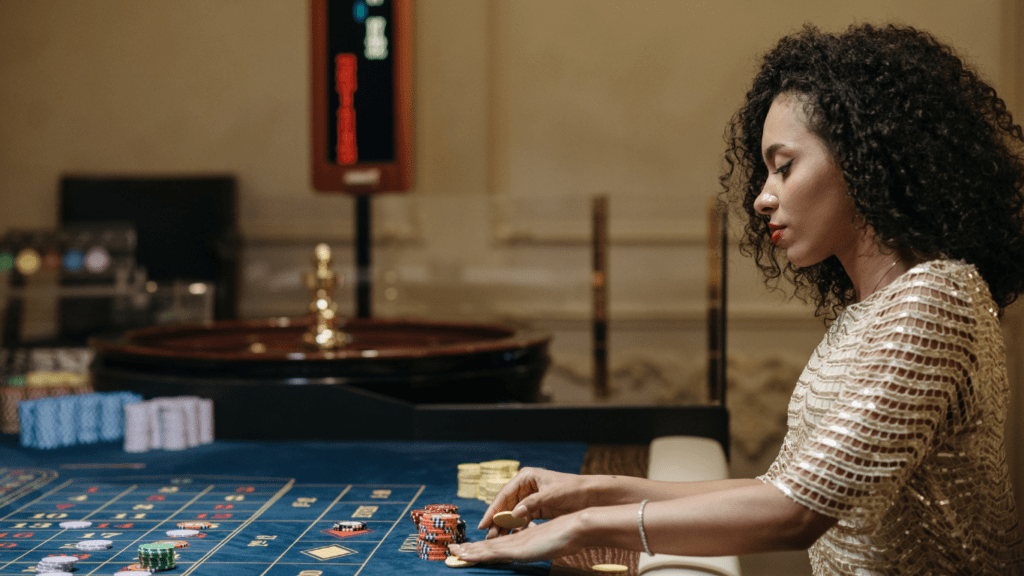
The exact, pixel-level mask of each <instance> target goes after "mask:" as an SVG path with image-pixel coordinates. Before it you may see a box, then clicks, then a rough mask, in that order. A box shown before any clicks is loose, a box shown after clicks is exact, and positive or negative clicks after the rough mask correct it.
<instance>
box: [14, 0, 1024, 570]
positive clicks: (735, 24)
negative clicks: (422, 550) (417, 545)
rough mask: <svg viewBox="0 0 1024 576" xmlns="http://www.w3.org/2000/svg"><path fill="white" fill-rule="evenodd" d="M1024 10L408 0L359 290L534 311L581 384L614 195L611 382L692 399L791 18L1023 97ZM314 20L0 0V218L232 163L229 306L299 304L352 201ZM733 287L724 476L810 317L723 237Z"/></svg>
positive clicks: (573, 396)
mask: <svg viewBox="0 0 1024 576" xmlns="http://www.w3.org/2000/svg"><path fill="white" fill-rule="evenodd" d="M1022 13H1024V9H1022V8H1021V3H1020V2H1018V1H1017V0H976V1H973V2H963V1H962V0H897V1H893V0H863V1H861V2H848V1H822V0H790V1H786V2H775V3H766V2H757V1H754V0H716V1H714V2H711V1H680V0H658V1H655V0H651V1H649V2H622V1H621V0H555V1H552V0H514V1H513V0H419V1H418V2H416V6H415V22H416V43H415V46H416V50H415V59H416V62H415V106H416V113H417V123H416V169H415V184H414V188H413V190H412V191H411V192H409V193H408V194H405V195H387V196H384V197H379V198H377V199H375V200H374V214H375V216H374V217H375V230H376V233H377V235H378V238H379V242H378V244H377V246H376V247H375V253H374V256H375V267H376V270H375V278H376V284H375V286H376V291H375V311H376V313H377V314H378V315H382V316H388V315H391V316H394V315H414V316H431V317H443V318H459V319H495V318H497V319H502V320H505V321H509V322H522V323H528V324H531V325H534V326H538V327H540V328H543V329H547V330H550V331H552V332H553V333H554V334H555V336H556V339H555V343H554V345H553V350H554V352H555V354H556V366H555V368H554V370H553V371H552V376H551V378H549V381H548V382H547V383H546V387H547V390H548V392H549V393H550V394H551V395H552V397H553V399H554V400H556V401H566V402H589V401H592V399H591V398H590V395H589V389H588V384H587V382H588V380H587V379H588V374H589V359H588V358H589V356H588V348H587V347H588V345H589V335H588V332H587V330H588V326H589V324H588V322H587V320H588V316H587V314H588V312H587V311H588V307H589V292H588V266H589V257H588V247H587V244H586V234H587V232H586V230H587V222H588V214H587V206H588V201H589V198H590V197H591V195H593V194H596V193H607V194H608V195H609V196H610V198H611V214H612V237H613V240H614V245H613V248H612V252H611V276H610V279H611V290H612V292H611V313H612V317H613V323H612V336H611V338H612V341H611V349H612V367H613V369H614V370H615V373H614V374H613V387H614V392H615V394H614V395H613V400H612V401H615V402H629V401H633V402H652V401H672V400H684V401H691V400H694V399H696V400H700V396H701V392H700V389H699V382H701V380H702V378H703V376H702V370H703V365H702V360H701V358H702V353H703V335H702V330H703V328H702V324H703V307H704V303H703V302H704V301H703V298H704V295H703V294H704V291H703V290H704V289H703V283H704V274H705V272H704V262H705V256H704V251H705V234H704V226H705V221H704V211H705V207H706V205H707V201H708V198H709V197H710V196H711V195H712V194H714V193H715V192H716V180H715V178H716V175H717V170H718V166H719V157H720V154H721V151H722V147H723V144H722V139H721V135H722V130H723V127H724V125H725V123H726V121H727V120H728V118H729V117H730V115H731V114H732V112H733V110H734V109H735V107H736V106H737V104H738V103H739V101H740V99H741V97H742V93H743V91H744V90H745V86H746V83H747V82H748V81H749V79H750V77H751V75H752V73H753V70H754V66H755V55H756V54H757V53H759V52H761V51H763V50H765V49H766V48H768V47H769V46H770V45H771V43H772V42H773V41H774V40H775V39H777V38H778V37H779V36H780V35H782V34H785V33H787V32H790V31H792V30H794V29H796V28H798V27H799V26H800V25H801V24H802V23H804V22H813V23H816V24H817V25H819V26H821V27H823V28H826V29H838V28H842V27H845V26H846V25H848V24H850V23H852V22H860V21H881V20H889V19H896V20H900V21H904V22H906V23H909V24H913V25H916V26H919V27H922V28H925V29H929V30H931V31H933V32H934V33H936V34H937V35H938V36H940V37H941V38H943V39H946V40H948V41H949V42H951V43H952V44H954V45H956V46H958V47H960V48H961V49H962V51H963V52H964V54H965V55H967V56H968V58H969V59H970V60H971V61H973V62H974V63H975V64H976V65H977V66H978V67H979V68H980V69H981V70H982V72H983V73H984V74H985V75H986V76H987V77H988V78H989V79H990V80H991V81H992V83H993V84H994V85H995V86H996V87H997V88H998V89H999V90H1000V92H1001V93H1003V94H1004V95H1005V96H1006V97H1007V99H1008V103H1009V105H1010V107H1011V109H1014V110H1017V111H1020V112H1019V115H1020V114H1024V59H1022V57H1021V53H1022V49H1024V46H1022V45H1021V40H1020V38H1021V36H1022V35H1024V14H1022ZM307 20H308V18H307V7H306V3H305V2H302V1H300V0H152V1H147V2H138V1H137V0H75V1H63V0H0V202H2V204H0V206H2V207H0V230H4V229H8V228H12V227H47V226H52V225H54V223H55V214H56V195H55V191H56V184H57V179H58V177H59V175H60V174H62V173H65V172H100V173H130V174H152V173H160V174H167V173H193V172H232V173H235V174H237V176H238V178H239V184H240V224H241V228H242V231H243V233H244V236H245V239H246V249H245V252H244V255H243V256H244V269H243V279H244V285H243V294H242V297H243V303H242V310H243V314H244V315H246V316H269V315H278V314H299V313H301V312H302V310H303V308H304V299H305V297H306V296H305V293H304V290H303V289H302V287H301V284H300V282H299V275H300V273H301V272H302V270H303V269H304V268H305V266H306V262H307V261H308V250H309V248H310V247H311V246H312V244H313V243H314V242H317V241H321V240H327V241H330V242H332V243H334V244H337V245H338V246H339V247H340V248H341V253H340V254H339V262H340V266H341V267H342V268H343V269H345V271H346V274H349V275H350V274H351V271H350V268H349V267H348V265H349V263H350V262H351V258H350V257H349V255H348V254H347V252H346V250H347V246H348V239H349V237H350V234H351V227H352V216H351V214H352V202H351V199H349V198H347V197H339V196H330V195H322V194H316V193H314V192H313V190H312V188H311V186H310V178H309V174H308V160H307V158H308V154H309V142H308V120H307V115H308V106H307V99H308V96H307V90H308V88H307V85H308V73H307V67H308V64H307V51H308V32H307V25H308V23H307ZM730 291H731V293H730V295H731V302H730V306H731V311H732V316H731V324H730V326H731V328H730V329H731V332H730V352H731V354H732V357H733V362H734V369H733V372H732V382H731V385H733V386H735V387H736V390H737V393H736V394H734V396H733V397H734V399H735V402H736V403H735V405H734V406H732V407H731V408H732V410H733V414H734V422H735V429H736V434H737V436H738V437H739V438H741V439H742V441H743V446H744V449H743V450H740V451H739V453H740V454H741V457H740V458H738V459H737V460H736V461H734V472H735V473H737V474H751V473H756V472H757V471H759V469H761V468H763V465H764V463H765V461H767V460H770V458H771V456H772V453H773V451H774V449H775V446H777V433H778V429H779V425H780V423H781V416H780V414H781V411H782V410H783V409H784V405H785V396H786V391H785V390H784V389H780V388H779V387H775V388H772V391H771V393H768V392H766V389H765V387H766V386H768V387H770V384H771V382H774V380H772V379H773V378H774V379H775V380H778V381H780V382H783V383H785V382H791V379H789V378H790V377H789V376H788V374H789V373H790V372H791V371H792V370H793V369H798V368H799V367H800V365H801V364H802V362H803V360H804V359H805V358H806V356H807V354H808V353H809V352H810V350H811V348H812V347H813V346H814V344H815V343H816V341H817V339H818V338H819V337H820V334H821V326H820V324H819V323H817V322H816V321H814V320H810V319H808V315H807V310H806V309H805V308H803V307H802V306H800V305H796V304H792V303H783V302H780V300H779V299H778V297H777V296H773V295H769V294H765V293H763V291H762V290H761V288H760V286H759V284H758V282H757V281H756V278H755V277H754V275H753V274H752V273H751V271H750V267H749V265H747V264H746V263H744V262H742V261H741V260H740V259H739V257H738V256H737V255H734V256H733V262H732V278H731V283H730ZM344 298H345V296H344V295H343V299H344ZM1016 312H1017V311H1015V313H1016ZM1008 330H1010V331H1011V332H1012V335H1014V336H1015V337H1017V336H1019V334H1020V330H1016V329H1008ZM1014 330H1016V331H1014ZM780 342H782V343H780ZM1021 345H1022V341H1021V340H1020V339H1019V338H1017V339H1015V340H1014V341H1011V342H1010V359H1011V370H1012V371H1013V374H1014V380H1015V389H1016V390H1018V391H1019V390H1021V379H1022V373H1021V367H1020V365H1019V362H1018V360H1017V359H1018V358H1019V356H1020V348H1021ZM763 366H770V367H771V370H774V372H772V374H774V375H775V376H772V377H771V378H768V377H766V376H764V374H766V371H765V370H764V369H763ZM695 388H696V389H695ZM780 390H781V391H780ZM766 398H770V399H771V400H770V401H768V400H765V399H766ZM759 402H760V403H762V404H759ZM765 402H767V403H768V405H767V406H765V405H763V403H765ZM1015 402H1016V404H1015V406H1014V411H1013V413H1014V414H1020V413H1021V410H1022V409H1024V408H1022V403H1021V400H1020V394H1018V395H1017V397H1016V399H1015ZM1011 424H1012V425H1011V430H1010V432H1011V435H1010V438H1011V444H1010V448H1011V460H1012V462H1013V465H1014V467H1015V470H1016V471H1017V478H1018V480H1017V486H1018V489H1020V488H1021V487H1022V484H1024V480H1022V476H1024V470H1022V468H1024V458H1022V457H1021V451H1022V449H1024V448H1022V446H1024V442H1022V441H1021V437H1022V432H1021V430H1020V423H1019V422H1016V421H1014V422H1011ZM762 439H767V440H766V441H762ZM798 563H799V562H798ZM799 569H803V568H799ZM756 570H758V568H756V567H754V568H750V569H749V570H748V573H756ZM792 573H797V572H792Z"/></svg>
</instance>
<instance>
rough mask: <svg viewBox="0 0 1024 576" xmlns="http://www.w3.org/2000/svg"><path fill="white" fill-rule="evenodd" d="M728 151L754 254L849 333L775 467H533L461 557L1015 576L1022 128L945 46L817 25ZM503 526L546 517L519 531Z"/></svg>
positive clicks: (757, 100) (892, 30)
mask: <svg viewBox="0 0 1024 576" xmlns="http://www.w3.org/2000/svg"><path fill="white" fill-rule="evenodd" d="M728 142H729V149H728V152H727V154H726V160H727V162H726V164H727V170H726V172H725V173H724V174H723V176H722V179H721V180H722V183H723V187H724V189H725V190H726V193H725V195H726V196H727V197H728V196H729V195H730V192H731V193H732V194H733V195H735V196H738V198H737V199H738V200H739V202H740V203H741V204H742V208H743V209H744V211H745V212H746V215H747V223H746V226H745V235H744V238H743V241H742V244H741V247H742V248H743V249H744V250H745V252H746V253H748V254H752V255H753V256H754V258H755V261H756V262H757V265H758V267H759V268H760V269H761V270H762V272H763V273H764V275H765V278H766V281H767V282H769V283H770V284H774V283H775V282H777V281H778V280H779V279H780V278H781V277H785V278H786V279H788V280H790V281H791V282H793V284H794V285H795V287H796V290H797V293H798V294H799V295H801V296H805V297H809V298H811V299H812V300H813V301H814V302H815V303H816V305H817V310H818V313H819V315H821V316H824V317H825V318H826V320H827V321H828V322H829V323H830V325H829V329H828V331H827V334H826V336H825V338H824V339H823V341H822V343H821V344H820V345H819V347H818V349H817V350H816V351H815V353H814V355H813V357H812V358H811V359H810V361H809V363H808V365H807V367H806V369H805V370H804V373H803V374H802V376H801V377H800V379H799V381H798V382H797V386H796V389H795V390H794V393H793V396H792V399H791V402H790V406H789V432H788V434H787V436H786V439H785V441H784V443H783V446H782V449H781V451H780V453H779V456H778V457H777V459H776V460H775V462H774V463H773V464H772V466H771V467H770V468H769V470H768V472H767V473H766V474H765V475H764V476H762V477H760V478H757V479H729V480H721V481H713V482H703V483H679V484H677V483H663V482H652V481H648V480H644V479H640V478H617V477H606V476H580V477H577V476H572V475H564V474H557V473H553V472H550V471H545V470H536V469H524V471H523V472H522V473H521V474H520V475H519V476H517V477H516V478H515V479H514V480H513V481H512V482H510V483H509V484H508V485H507V486H505V488H504V489H503V490H502V491H501V492H500V493H499V494H498V495H497V497H496V499H495V500H494V503H493V504H492V505H491V506H490V508H488V510H487V511H486V512H485V514H484V517H483V520H482V521H481V523H480V527H481V528H490V531H489V533H488V539H486V540H484V541H481V542H473V543H467V544H463V545H454V546H452V550H453V552H454V553H455V554H458V555H459V556H460V557H462V558H463V559H464V560H467V561H489V560H497V559H524V560H525V559H538V558H551V557H557V556H561V555H564V554H568V553H572V552H574V551H577V550H579V549H582V548H584V547H587V546H609V547H618V548H626V549H632V550H646V551H648V552H654V553H667V554H681V555H708V556H716V555H734V554H745V553H751V552H765V551H771V550H786V549H800V548H809V554H810V558H811V565H812V568H813V570H814V573H815V574H817V575H823V574H915V575H919V574H992V575H1000V576H1002V575H1006V574H1014V573H1019V572H1020V571H1021V570H1022V564H1024V544H1022V537H1021V529H1020V526H1019V525H1018V521H1017V518H1018V517H1017V512H1016V510H1015V504H1014V501H1013V496H1012V492H1011V489H1010V485H1009V481H1008V472H1007V466H1006V460H1005V450H1004V447H1003V428H1004V423H1005V420H1006V408H1005V406H1006V402H1007V397H1008V393H1009V390H1008V384H1007V379H1006V372H1005V357H1004V350H1003V342H1002V339H1001V335H1000V331H999V323H998V315H999V314H1000V312H1001V311H1002V309H1003V308H1004V307H1005V306H1007V305H1008V304H1010V303H1011V302H1013V301H1014V299H1015V298H1016V297H1017V295H1018V294H1019V293H1020V292H1021V291H1022V290H1024V266H1022V264H1021V263H1022V262H1024V221H1022V208H1024V159H1022V156H1021V153H1022V150H1024V134H1022V130H1021V128H1020V126H1018V125H1015V124H1014V123H1013V121H1012V119H1011V116H1010V114H1009V113H1008V112H1007V111H1006V107H1005V105H1004V103H1003V101H1002V100H1000V99H999V98H998V97H997V96H996V94H995V91H994V90H993V89H992V88H991V87H989V86H988V85H987V84H985V83H984V82H983V81H982V80H980V79H979V78H978V76H977V75H976V74H975V73H974V72H973V71H971V70H970V69H968V68H966V67H965V66H964V65H963V63H962V62H961V60H960V59H959V58H958V57H957V56H956V55H955V54H954V53H953V51H952V50H951V49H950V48H948V47H946V46H944V45H942V44H940V43H939V42H937V41H936V40H935V39H934V38H933V37H932V36H930V35H928V34H927V33H924V32H921V31H917V30H914V29H912V28H901V27H895V26H887V27H882V28H876V27H874V26H870V25H864V26H858V27H851V28H850V29H849V30H847V31H846V32H845V33H844V34H841V35H831V34H826V33H823V32H820V31H818V30H816V29H814V28H806V29H804V30H803V31H801V32H799V33H797V34H794V35H792V36H789V37H786V38H783V39H782V40H781V41H780V42H779V43H778V45H777V46H776V47H775V48H774V49H773V50H771V51H770V52H769V53H768V54H766V55H765V57H764V61H763V63H762V67H761V70H760V73H759V74H758V75H757V77H756V78H755V80H754V84H753V87H752V88H751V90H750V91H749V92H748V93H747V99H746V103H745V105H744V106H743V107H742V108H741V110H740V111H739V112H738V114H737V115H736V117H735V118H734V119H733V122H732V124H731V129H730V133H729V138H728ZM782 253H784V259H783V260H782V261H781V262H780V255H781V254H782ZM503 510H511V511H512V513H513V515H515V516H521V517H527V518H530V519H550V521H548V522H544V523H540V524H533V525H531V526H529V527H527V528H525V529H523V530H520V531H516V532H514V533H511V534H504V533H503V532H504V531H500V530H498V529H497V528H495V527H493V526H492V524H491V518H492V517H493V515H494V514H495V513H497V512H499V511H503ZM496 536H500V537H496Z"/></svg>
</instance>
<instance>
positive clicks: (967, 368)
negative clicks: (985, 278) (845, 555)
mask: <svg viewBox="0 0 1024 576" xmlns="http://www.w3.org/2000/svg"><path fill="white" fill-rule="evenodd" d="M908 275H909V274H908ZM901 280H902V281H900V282H899V286H895V284H896V283H894V285H893V286H890V288H891V289H892V290H886V291H885V292H884V293H879V294H878V295H877V296H879V298H876V299H874V300H873V301H870V302H869V303H865V305H867V304H870V306H871V311H870V312H868V313H867V316H866V317H865V318H864V319H862V322H861V328H859V329H856V330H855V332H851V333H850V334H848V335H846V337H845V339H844V340H843V343H841V344H840V345H839V350H838V354H837V355H836V356H835V357H834V358H830V359H829V361H828V362H827V365H823V366H822V369H821V371H822V376H821V377H822V378H823V379H825V380H831V381H835V382H838V384H837V386H838V394H837V396H836V398H835V401H834V402H833V403H832V404H831V405H830V406H829V407H828V408H827V409H826V410H825V411H824V413H823V414H822V416H821V418H820V420H818V422H817V423H816V424H815V425H814V426H810V427H808V429H807V430H806V431H805V433H803V434H799V435H796V437H787V446H786V447H784V450H785V451H787V454H786V457H785V458H783V460H785V463H784V464H782V465H779V462H778V461H777V462H776V464H773V469H772V470H771V471H770V473H769V474H768V475H767V476H768V478H770V481H771V482H772V483H773V484H774V485H775V486H777V487H778V488H779V489H780V490H782V491H783V492H785V493H786V494H787V495H788V496H790V497H791V498H793V499H794V500H795V501H797V502H799V503H801V504H803V505H805V506H807V507H808V508H810V509H812V510H815V511H818V512H820V513H822V514H826V515H828V516H832V517H835V518H840V519H860V520H864V521H866V522H874V521H877V520H878V518H880V516H881V515H882V514H883V513H884V512H885V510H886V509H888V507H889V506H891V504H892V503H893V502H894V501H895V499H896V493H897V492H898V491H899V490H901V488H903V487H904V486H905V485H906V484H907V482H908V478H910V477H911V476H912V474H913V472H914V470H915V468H916V467H917V466H918V464H919V463H920V462H921V460H922V458H924V456H925V454H926V453H927V452H928V451H929V450H930V449H932V448H933V447H934V446H935V445H936V444H937V443H941V441H942V437H943V436H944V435H946V434H948V433H949V431H950V429H951V427H955V426H957V425H959V423H961V422H963V421H964V420H965V418H966V412H968V411H969V410H970V387H971V375H972V374H974V373H975V372H976V369H977V363H978V361H977V355H976V351H975V338H974V332H975V330H976V320H975V319H974V317H973V315H972V309H971V306H970V301H969V299H967V298H965V297H964V296H963V295H962V294H961V291H960V290H959V289H958V285H957V283H956V282H955V281H953V280H951V279H949V278H947V277H944V276H941V275H937V274H935V273H933V272H929V271H924V272H919V273H915V274H914V275H913V277H912V278H909V279H905V278H901Z"/></svg>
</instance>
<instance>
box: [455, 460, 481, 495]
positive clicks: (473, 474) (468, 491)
mask: <svg viewBox="0 0 1024 576" xmlns="http://www.w3.org/2000/svg"><path fill="white" fill-rule="evenodd" d="M479 487H480V465H479V464H475V463H468V464H459V491H458V492H457V493H456V495H457V496H458V497H459V498H476V497H477V490H478V488H479Z"/></svg>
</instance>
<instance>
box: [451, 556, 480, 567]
mask: <svg viewBox="0 0 1024 576" xmlns="http://www.w3.org/2000/svg"><path fill="white" fill-rule="evenodd" d="M444 563H445V565H446V566H448V567H449V568H469V567H470V566H476V562H467V561H466V560H463V559H461V558H459V557H458V556H449V557H447V558H445V559H444Z"/></svg>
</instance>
